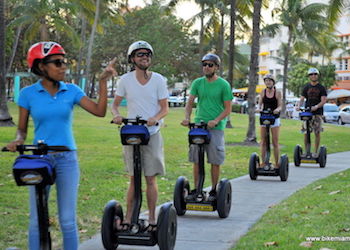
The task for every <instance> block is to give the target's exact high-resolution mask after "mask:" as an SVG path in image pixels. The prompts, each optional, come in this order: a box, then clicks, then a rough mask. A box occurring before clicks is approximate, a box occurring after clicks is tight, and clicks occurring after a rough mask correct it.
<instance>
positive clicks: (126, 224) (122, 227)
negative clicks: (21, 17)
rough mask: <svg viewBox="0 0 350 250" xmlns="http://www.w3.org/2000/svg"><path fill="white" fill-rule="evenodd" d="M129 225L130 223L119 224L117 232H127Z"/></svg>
mask: <svg viewBox="0 0 350 250" xmlns="http://www.w3.org/2000/svg"><path fill="white" fill-rule="evenodd" d="M130 227H131V224H130V223H120V227H119V228H118V230H120V231H128V230H130Z"/></svg>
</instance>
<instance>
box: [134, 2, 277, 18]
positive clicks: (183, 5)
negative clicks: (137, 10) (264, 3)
mask: <svg viewBox="0 0 350 250" xmlns="http://www.w3.org/2000/svg"><path fill="white" fill-rule="evenodd" d="M145 1H146V2H151V1H150V0H129V5H130V7H135V6H141V7H143V6H145V4H144V2H145ZM275 2H276V0H271V1H270V6H269V9H268V10H262V13H261V14H262V16H263V18H264V21H265V22H266V23H272V18H271V10H272V9H273V8H274V6H275ZM199 11H200V8H199V6H198V5H197V4H196V3H195V2H194V1H180V2H179V4H178V6H177V7H176V12H175V15H176V16H178V17H181V18H182V19H184V20H187V19H189V18H191V17H192V16H193V15H195V14H197V13H198V12H199Z"/></svg>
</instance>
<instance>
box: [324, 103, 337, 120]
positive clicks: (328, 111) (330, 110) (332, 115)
mask: <svg viewBox="0 0 350 250" xmlns="http://www.w3.org/2000/svg"><path fill="white" fill-rule="evenodd" d="M338 119H339V107H338V106H337V105H335V104H331V103H326V104H325V105H323V121H324V122H337V121H338Z"/></svg>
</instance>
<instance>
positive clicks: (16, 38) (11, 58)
mask: <svg viewBox="0 0 350 250" xmlns="http://www.w3.org/2000/svg"><path fill="white" fill-rule="evenodd" d="M21 32H22V25H20V26H18V28H17V31H16V37H15V41H14V42H13V46H12V53H11V57H10V61H9V63H8V65H7V70H6V73H9V72H11V68H12V63H13V60H14V58H15V55H16V52H17V46H18V40H19V37H20V35H21ZM5 75H6V74H5Z"/></svg>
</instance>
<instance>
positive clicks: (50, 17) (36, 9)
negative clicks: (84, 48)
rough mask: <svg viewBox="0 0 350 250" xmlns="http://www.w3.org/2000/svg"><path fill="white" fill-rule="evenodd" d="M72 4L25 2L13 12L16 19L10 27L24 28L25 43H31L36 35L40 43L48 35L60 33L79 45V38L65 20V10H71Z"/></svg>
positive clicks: (28, 0) (45, 0)
mask: <svg viewBox="0 0 350 250" xmlns="http://www.w3.org/2000/svg"><path fill="white" fill-rule="evenodd" d="M74 4H76V3H74V1H72V2H70V1H49V0H41V1H39V0H26V1H25V2H24V4H23V5H20V6H18V7H17V8H16V9H15V10H14V14H15V15H17V16H18V17H17V18H16V19H15V20H14V21H13V22H11V25H14V26H20V25H22V26H23V27H25V31H24V36H25V40H26V41H33V40H34V38H36V37H37V35H38V34H39V39H40V40H41V41H47V40H49V39H50V35H49V34H50V33H55V32H60V33H63V34H65V35H66V36H67V37H69V38H71V39H72V40H73V42H74V43H75V44H79V37H78V36H77V34H76V32H75V31H74V29H73V27H71V26H70V25H68V24H67V22H66V19H65V17H66V15H67V14H68V13H69V12H67V10H69V8H71V10H73V9H74V8H73V5H74ZM69 14H70V13H69ZM49 30H50V31H49Z"/></svg>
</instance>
